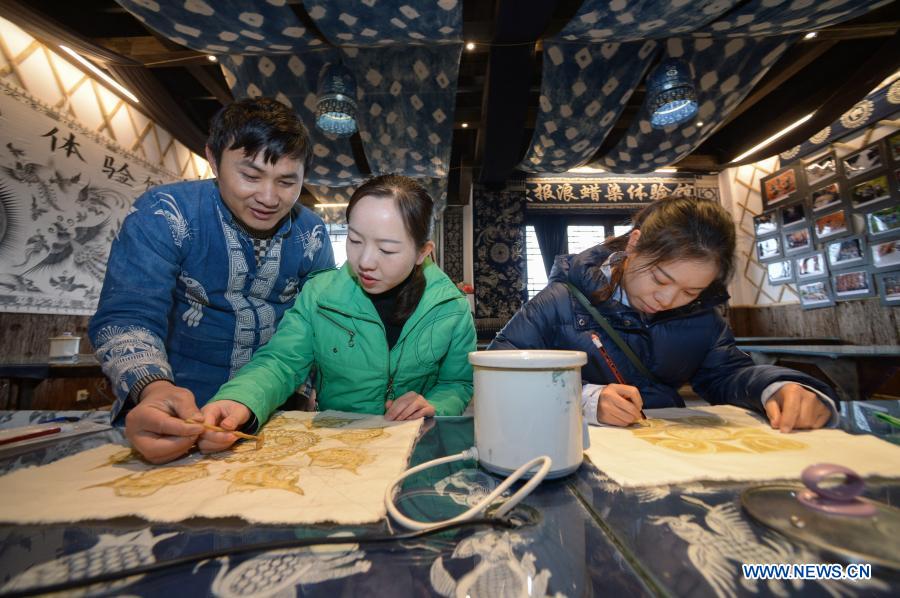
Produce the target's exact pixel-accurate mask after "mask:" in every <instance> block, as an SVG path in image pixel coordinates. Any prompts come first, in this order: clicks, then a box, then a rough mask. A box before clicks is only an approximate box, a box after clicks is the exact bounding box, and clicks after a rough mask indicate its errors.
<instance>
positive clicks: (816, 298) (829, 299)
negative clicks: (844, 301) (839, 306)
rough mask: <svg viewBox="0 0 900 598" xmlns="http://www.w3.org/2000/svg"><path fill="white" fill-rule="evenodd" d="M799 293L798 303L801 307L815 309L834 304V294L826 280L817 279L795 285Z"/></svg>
mask: <svg viewBox="0 0 900 598" xmlns="http://www.w3.org/2000/svg"><path fill="white" fill-rule="evenodd" d="M797 291H798V292H799V293H800V305H802V306H803V309H816V308H819V307H828V306H829V305H834V296H833V295H832V294H831V286H830V285H829V284H828V281H827V280H817V281H815V282H807V283H803V284H798V285H797Z"/></svg>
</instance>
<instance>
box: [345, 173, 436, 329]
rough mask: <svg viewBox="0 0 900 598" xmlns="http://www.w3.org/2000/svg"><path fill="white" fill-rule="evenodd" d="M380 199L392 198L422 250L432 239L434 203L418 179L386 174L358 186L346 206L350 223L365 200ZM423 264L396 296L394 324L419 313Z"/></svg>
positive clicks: (416, 243)
mask: <svg viewBox="0 0 900 598" xmlns="http://www.w3.org/2000/svg"><path fill="white" fill-rule="evenodd" d="M367 196H372V197H381V198H387V199H393V200H394V201H395V202H396V204H397V209H398V210H399V211H400V217H401V218H402V219H403V226H404V228H406V232H407V233H409V236H410V237H411V238H412V240H413V243H414V244H415V246H416V249H417V250H418V249H422V247H424V246H425V244H426V243H427V242H428V240H429V239H431V233H432V228H433V220H432V216H433V213H434V201H433V200H432V199H431V195H429V194H428V191H426V190H425V188H424V187H423V186H422V185H420V184H419V183H417V182H416V181H415V180H413V179H411V178H409V177H405V176H400V175H396V174H386V175H382V176H377V177H374V178H371V179H369V180H368V181H366V182H365V183H363V184H362V185H360V186H359V188H358V189H357V190H356V191H354V193H353V195H352V196H351V197H350V201H349V202H348V203H347V211H346V215H347V222H350V213H351V212H352V211H353V208H354V207H355V206H356V204H357V203H359V200H360V199H362V198H363V197H367ZM423 265H424V262H423V263H422V264H416V267H415V268H413V271H412V273H411V274H410V281H409V283H407V284H406V286H405V287H404V288H403V290H402V291H401V292H400V294H399V295H397V303H396V306H395V308H394V313H393V318H392V319H393V320H394V323H400V322H404V321H406V320H407V319H408V318H409V316H411V315H412V313H413V312H414V311H415V310H416V306H417V305H419V301H420V300H421V299H422V295H423V294H424V293H425V272H424V268H423Z"/></svg>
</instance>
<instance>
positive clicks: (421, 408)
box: [384, 391, 435, 420]
mask: <svg viewBox="0 0 900 598" xmlns="http://www.w3.org/2000/svg"><path fill="white" fill-rule="evenodd" d="M434 414H435V411H434V407H433V406H432V405H431V403H429V402H428V401H427V400H426V399H425V397H423V396H422V395H420V394H419V393H417V392H413V391H409V392H408V393H406V394H404V395H402V396H400V397H398V398H396V399H394V400H393V401H385V402H384V419H390V420H401V419H419V418H420V417H433V416H434Z"/></svg>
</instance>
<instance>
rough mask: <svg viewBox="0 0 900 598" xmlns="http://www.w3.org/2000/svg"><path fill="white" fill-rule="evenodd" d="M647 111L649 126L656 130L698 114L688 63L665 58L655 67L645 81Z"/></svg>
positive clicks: (695, 92) (695, 94) (695, 93)
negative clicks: (648, 113)
mask: <svg viewBox="0 0 900 598" xmlns="http://www.w3.org/2000/svg"><path fill="white" fill-rule="evenodd" d="M647 108H648V112H650V126H652V127H653V128H655V129H662V128H663V127H667V126H669V125H676V124H678V123H683V122H684V121H686V120H688V119H690V118H693V116H694V115H695V114H697V91H696V90H695V89H694V81H693V76H692V75H691V67H690V65H689V64H687V63H686V62H684V61H683V60H676V59H674V58H667V59H665V60H663V61H662V62H661V63H660V65H659V66H658V67H656V70H655V71H653V73H651V74H650V77H649V78H648V79H647Z"/></svg>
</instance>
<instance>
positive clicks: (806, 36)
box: [803, 31, 819, 39]
mask: <svg viewBox="0 0 900 598" xmlns="http://www.w3.org/2000/svg"><path fill="white" fill-rule="evenodd" d="M817 35H819V34H818V33H816V32H815V31H810V32H809V33H807V34H806V35H804V36H803V39H813V38H814V37H816V36H817Z"/></svg>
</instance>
